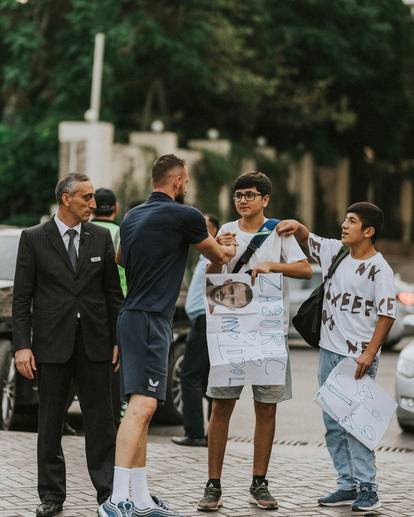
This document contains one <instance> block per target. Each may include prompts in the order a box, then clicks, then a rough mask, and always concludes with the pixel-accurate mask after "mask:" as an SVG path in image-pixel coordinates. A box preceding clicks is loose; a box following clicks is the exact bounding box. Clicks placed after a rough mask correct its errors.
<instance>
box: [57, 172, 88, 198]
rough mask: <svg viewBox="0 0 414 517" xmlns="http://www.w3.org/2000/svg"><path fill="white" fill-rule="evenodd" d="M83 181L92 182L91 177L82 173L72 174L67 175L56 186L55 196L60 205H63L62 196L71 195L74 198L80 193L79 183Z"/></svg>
mask: <svg viewBox="0 0 414 517" xmlns="http://www.w3.org/2000/svg"><path fill="white" fill-rule="evenodd" d="M82 181H90V179H89V176H87V175H86V174H82V173H80V172H71V173H70V174H66V176H63V178H60V180H59V181H58V182H57V184H56V188H55V196H56V201H57V204H58V205H61V204H62V195H63V194H65V193H66V194H69V195H71V196H73V195H74V194H75V193H76V192H77V191H78V183H80V182H82Z"/></svg>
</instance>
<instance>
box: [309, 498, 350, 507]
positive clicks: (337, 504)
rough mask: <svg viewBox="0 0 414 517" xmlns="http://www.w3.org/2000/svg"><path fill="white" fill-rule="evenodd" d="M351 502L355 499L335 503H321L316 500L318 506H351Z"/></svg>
mask: <svg viewBox="0 0 414 517" xmlns="http://www.w3.org/2000/svg"><path fill="white" fill-rule="evenodd" d="M353 503H355V499H352V500H351V501H338V502H337V503H323V502H321V501H318V504H319V506H351V504H353Z"/></svg>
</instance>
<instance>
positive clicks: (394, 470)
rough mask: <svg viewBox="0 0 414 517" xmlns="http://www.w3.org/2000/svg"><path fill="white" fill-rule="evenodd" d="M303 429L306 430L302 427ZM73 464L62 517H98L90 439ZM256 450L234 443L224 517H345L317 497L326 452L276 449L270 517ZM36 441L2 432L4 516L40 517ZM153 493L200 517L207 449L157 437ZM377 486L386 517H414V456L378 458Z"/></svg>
mask: <svg viewBox="0 0 414 517" xmlns="http://www.w3.org/2000/svg"><path fill="white" fill-rule="evenodd" d="M298 425H300V423H298ZM63 443H64V451H65V456H66V460H67V479H68V498H67V501H66V503H65V509H64V511H63V513H62V514H61V516H62V517H92V516H94V517H96V508H97V507H96V503H95V500H94V491H93V487H92V485H91V483H90V481H89V477H88V474H87V470H86V464H85V458H84V452H83V451H84V439H83V438H81V437H64V442H63ZM251 447H252V446H251V444H247V443H237V442H229V445H228V449H227V455H226V460H225V467H224V472H223V490H224V507H223V509H222V510H221V511H220V512H218V513H216V514H215V515H217V517H223V516H226V517H227V516H240V517H247V516H258V515H260V516H262V517H265V515H266V516H267V515H275V517H279V516H280V517H282V516H283V517H287V516H303V517H305V516H306V517H314V516H315V517H316V516H330V517H334V516H343V515H351V512H350V511H349V508H348V509H346V508H345V509H330V508H325V509H324V508H321V507H318V506H317V504H315V500H316V499H317V497H318V496H320V495H324V494H326V493H328V492H329V491H330V490H331V489H332V488H333V487H334V485H335V483H334V479H335V476H334V472H333V470H332V467H331V464H330V460H329V457H328V453H327V450H326V449H325V448H324V447H316V446H315V447H314V446H310V445H308V446H292V445H275V447H274V451H273V459H272V462H271V466H270V470H269V476H268V477H269V481H270V486H271V489H272V493H273V494H274V495H275V496H277V498H278V500H279V510H278V511H276V512H263V510H258V509H257V508H255V507H254V506H252V505H249V503H248V487H249V483H250V473H251ZM35 451H36V435H35V434H31V433H17V432H2V431H0V516H1V517H29V516H33V515H35V513H34V509H35V508H36V506H37V504H38V498H37V492H36V452H35ZM148 463H149V477H150V487H151V490H152V491H153V492H154V493H155V494H157V495H159V496H161V497H162V498H164V499H165V500H167V501H168V502H169V503H170V505H171V507H172V508H173V509H179V510H180V511H181V512H182V513H183V514H184V515H185V516H186V517H190V516H191V517H194V516H196V515H197V516H198V517H201V516H202V515H205V514H201V513H199V512H197V511H196V510H195V504H196V502H197V500H198V498H199V496H201V494H202V491H203V485H204V483H205V481H206V470H207V450H206V449H204V448H189V447H179V446H177V445H174V444H172V443H171V442H170V441H169V439H168V438H165V437H152V442H151V443H150V445H149V454H148ZM377 463H378V471H379V476H378V480H379V483H380V488H381V490H380V496H381V500H382V503H383V511H382V513H381V515H384V516H390V517H391V516H392V517H397V516H398V517H414V491H413V486H414V453H413V452H404V453H402V452H401V453H395V452H379V453H378V462H377Z"/></svg>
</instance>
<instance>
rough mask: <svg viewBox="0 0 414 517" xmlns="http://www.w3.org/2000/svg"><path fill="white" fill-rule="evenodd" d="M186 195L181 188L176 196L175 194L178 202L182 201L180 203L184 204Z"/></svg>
mask: <svg viewBox="0 0 414 517" xmlns="http://www.w3.org/2000/svg"><path fill="white" fill-rule="evenodd" d="M184 197H185V194H184V192H183V191H182V190H180V191H179V192H177V194H176V196H175V200H176V202H177V203H180V205H183V204H184Z"/></svg>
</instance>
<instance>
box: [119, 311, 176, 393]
mask: <svg viewBox="0 0 414 517" xmlns="http://www.w3.org/2000/svg"><path fill="white" fill-rule="evenodd" d="M172 341H173V335H172V328H171V323H170V322H169V321H168V320H167V319H166V318H165V317H164V316H162V315H161V314H159V313H157V312H145V311H129V310H128V311H121V312H120V314H119V317H118V345H119V350H120V355H121V388H122V392H123V395H125V396H126V397H129V396H130V395H133V394H139V395H146V396H148V397H154V398H156V399H158V400H160V401H164V400H165V397H166V392H167V376H168V356H169V351H170V346H171V343H172Z"/></svg>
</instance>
